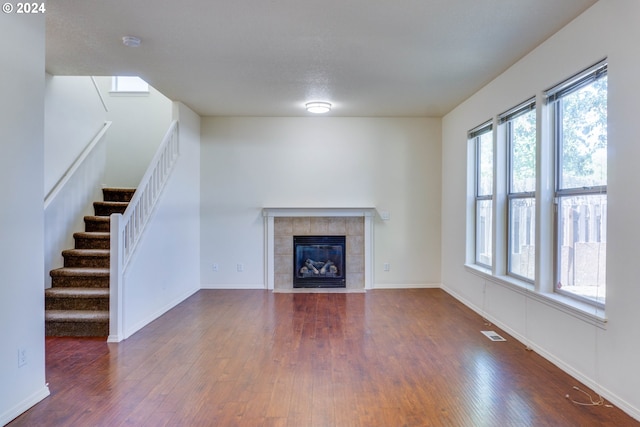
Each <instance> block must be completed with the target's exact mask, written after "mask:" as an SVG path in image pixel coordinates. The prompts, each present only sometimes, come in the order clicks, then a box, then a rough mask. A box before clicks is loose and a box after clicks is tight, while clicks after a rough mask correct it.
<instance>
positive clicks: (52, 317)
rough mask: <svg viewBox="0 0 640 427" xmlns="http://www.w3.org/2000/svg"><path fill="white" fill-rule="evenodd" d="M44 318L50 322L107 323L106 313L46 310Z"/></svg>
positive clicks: (107, 314)
mask: <svg viewBox="0 0 640 427" xmlns="http://www.w3.org/2000/svg"><path fill="white" fill-rule="evenodd" d="M44 318H45V320H47V321H50V322H78V321H81V322H105V321H109V312H108V311H95V310H46V311H45V312H44Z"/></svg>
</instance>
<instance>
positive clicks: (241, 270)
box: [236, 264, 244, 273]
mask: <svg viewBox="0 0 640 427" xmlns="http://www.w3.org/2000/svg"><path fill="white" fill-rule="evenodd" d="M236 269H237V270H238V273H242V272H243V271H244V264H238V265H236Z"/></svg>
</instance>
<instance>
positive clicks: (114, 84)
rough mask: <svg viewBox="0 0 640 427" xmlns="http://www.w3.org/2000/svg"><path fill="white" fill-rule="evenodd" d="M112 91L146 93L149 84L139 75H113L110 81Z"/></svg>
mask: <svg viewBox="0 0 640 427" xmlns="http://www.w3.org/2000/svg"><path fill="white" fill-rule="evenodd" d="M111 91H112V92H129V93H132V92H133V93H136V92H137V93H148V92H149V84H148V83H147V82H145V81H144V80H142V79H141V78H140V77H135V76H114V77H113V78H112V81H111Z"/></svg>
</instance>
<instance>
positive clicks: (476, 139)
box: [467, 120, 495, 269]
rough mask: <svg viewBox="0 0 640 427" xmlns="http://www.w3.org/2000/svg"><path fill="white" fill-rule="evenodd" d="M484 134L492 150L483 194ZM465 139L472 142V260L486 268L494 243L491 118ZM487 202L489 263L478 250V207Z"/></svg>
mask: <svg viewBox="0 0 640 427" xmlns="http://www.w3.org/2000/svg"><path fill="white" fill-rule="evenodd" d="M485 135H490V136H491V146H492V151H491V159H492V160H491V192H490V193H487V194H484V193H482V192H481V189H480V186H481V181H482V180H481V176H480V174H481V172H482V165H481V138H482V137H483V136H485ZM467 139H468V140H469V141H472V143H473V153H474V192H473V195H474V246H473V260H474V264H476V265H478V266H480V267H483V268H487V269H491V268H492V267H493V263H494V254H493V251H494V249H493V248H494V245H493V217H494V212H493V203H494V194H495V189H494V179H495V160H494V157H495V149H494V147H493V146H494V141H493V120H489V121H487V122H484V123H483V124H481V125H480V126H477V127H475V128H474V129H472V130H470V131H469V132H468V134H467ZM486 202H489V203H490V204H491V205H492V207H491V217H490V218H489V221H488V224H487V225H488V226H489V227H490V232H489V233H488V236H489V239H490V242H489V244H488V246H489V250H490V251H491V259H490V262H491V263H490V264H487V263H485V262H482V261H481V259H480V256H481V253H480V250H479V246H480V237H481V236H480V232H481V230H479V226H478V224H479V222H480V221H479V220H480V217H479V215H480V208H479V206H480V205H481V204H483V203H486ZM485 224H486V221H485Z"/></svg>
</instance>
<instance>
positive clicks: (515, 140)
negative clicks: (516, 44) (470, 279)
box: [498, 99, 537, 282]
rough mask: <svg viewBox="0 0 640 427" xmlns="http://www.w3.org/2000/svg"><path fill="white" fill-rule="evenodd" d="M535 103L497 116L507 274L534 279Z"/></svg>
mask: <svg viewBox="0 0 640 427" xmlns="http://www.w3.org/2000/svg"><path fill="white" fill-rule="evenodd" d="M535 108H536V104H535V99H531V100H529V101H527V102H525V103H523V104H521V105H519V106H517V107H515V108H513V109H511V110H510V111H507V112H506V113H503V114H501V115H500V116H499V117H498V119H499V123H500V124H501V125H502V127H503V129H504V131H505V142H506V146H507V147H506V148H507V150H506V152H507V187H506V188H507V221H508V224H507V273H508V274H510V275H512V276H515V277H518V278H520V279H524V280H526V281H529V282H533V281H534V279H535V248H536V247H535V230H536V229H535V224H536V221H535V218H536V198H535V190H536V147H537V144H536V110H535Z"/></svg>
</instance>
